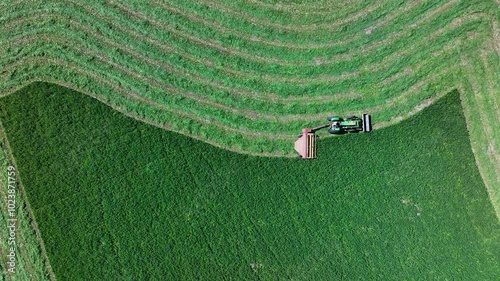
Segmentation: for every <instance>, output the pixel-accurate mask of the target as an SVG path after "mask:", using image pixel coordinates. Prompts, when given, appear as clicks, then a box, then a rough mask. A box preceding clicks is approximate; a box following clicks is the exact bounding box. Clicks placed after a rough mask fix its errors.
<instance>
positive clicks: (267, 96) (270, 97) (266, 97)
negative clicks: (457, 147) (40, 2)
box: [0, 14, 361, 105]
mask: <svg viewBox="0 0 500 281" xmlns="http://www.w3.org/2000/svg"><path fill="white" fill-rule="evenodd" d="M45 16H46V17H45ZM49 17H53V18H57V19H62V20H67V19H66V18H63V17H62V16H59V15H54V16H52V15H43V14H42V15H40V14H37V15H33V16H31V17H29V18H26V17H24V18H23V19H21V20H20V21H16V22H15V23H14V22H12V25H20V24H22V23H23V22H25V21H26V22H29V21H32V20H33V21H35V20H40V19H41V18H49ZM67 21H69V22H70V23H71V24H72V25H74V26H76V27H78V28H79V29H80V30H82V31H84V32H86V33H88V34H89V35H91V36H94V37H96V38H98V39H99V40H100V41H99V42H100V43H102V42H104V43H106V44H108V45H110V46H112V47H114V48H117V49H119V50H121V51H123V52H124V53H127V54H129V55H130V56H133V57H135V58H137V59H140V60H144V61H146V62H148V64H150V65H153V66H155V67H157V68H159V69H162V70H167V71H168V72H170V73H172V74H176V75H177V76H183V77H185V78H186V79H190V80H193V79H194V80H196V81H200V82H202V83H204V84H206V85H209V86H211V87H212V88H216V89H220V90H225V91H227V92H229V93H230V94H232V95H233V96H239V97H248V98H253V99H255V100H261V101H265V102H271V103H277V104H283V105H288V104H290V103H292V102H306V101H307V102H312V101H322V102H332V101H334V100H345V99H354V98H359V97H361V95H360V94H356V93H334V94H332V95H328V96H311V97H307V96H298V97H294V96H290V97H281V96H278V95H277V94H275V93H271V92H266V93H258V92H255V91H249V90H246V89H243V88H240V87H229V86H226V85H224V84H223V83H222V82H219V81H216V80H210V79H208V78H206V77H204V76H200V75H198V74H196V73H194V72H191V71H187V70H185V69H181V68H178V67H176V66H174V65H170V64H168V63H165V62H163V61H159V60H155V59H151V58H150V57H148V56H145V55H143V54H142V53H139V52H136V51H133V49H128V48H126V47H125V46H124V45H123V44H119V43H117V42H115V41H113V40H111V39H109V38H107V37H105V36H102V35H99V34H97V33H95V32H94V31H93V30H91V29H89V28H88V27H86V26H84V25H82V24H80V23H78V22H75V21H72V20H67ZM40 35H42V36H41V37H43V34H40ZM46 35H48V33H47V34H46ZM33 36H38V35H33ZM10 39H12V38H10ZM11 41H12V40H11ZM35 41H36V40H28V41H25V40H21V41H19V43H20V44H30V43H34V42H35ZM2 44H9V43H8V42H3V43H2ZM2 47H5V46H4V45H3V46H2ZM0 48H1V47H0Z"/></svg>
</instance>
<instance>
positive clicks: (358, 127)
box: [295, 114, 372, 159]
mask: <svg viewBox="0 0 500 281" xmlns="http://www.w3.org/2000/svg"><path fill="white" fill-rule="evenodd" d="M327 120H328V122H329V123H328V124H325V125H321V126H318V127H316V128H304V129H302V134H300V135H299V136H298V139H297V140H296V141H295V151H297V152H298V153H299V157H301V158H304V159H314V158H316V138H317V135H316V131H318V130H320V129H323V128H328V132H329V133H330V134H335V135H339V134H345V133H357V132H365V133H366V132H370V131H371V130H372V126H371V117H370V115H369V114H363V117H362V118H359V117H356V116H348V117H347V118H346V119H345V120H344V119H343V118H341V117H339V116H329V117H328V118H327Z"/></svg>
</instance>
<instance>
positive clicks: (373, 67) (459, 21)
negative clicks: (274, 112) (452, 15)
mask: <svg viewBox="0 0 500 281" xmlns="http://www.w3.org/2000/svg"><path fill="white" fill-rule="evenodd" d="M476 18H480V16H479V15H478V14H474V15H469V16H466V17H464V18H457V19H455V20H454V21H453V22H452V23H450V24H449V25H448V26H447V27H444V28H442V29H440V30H438V31H436V32H434V33H433V34H431V35H430V36H429V37H430V38H432V39H433V38H436V37H438V36H439V35H441V33H444V32H445V31H446V30H448V28H450V27H451V28H455V27H458V26H461V25H462V24H464V23H465V21H464V19H476ZM430 38H427V39H430ZM420 43H426V44H428V43H429V40H427V41H425V42H420ZM418 45H420V44H416V45H412V46H411V47H410V49H415V47H416V46H418ZM403 52H404V50H403ZM395 56H396V57H399V53H394V54H393V55H391V56H388V57H386V58H385V59H384V61H382V62H381V63H379V64H373V65H371V66H369V67H367V68H365V70H369V71H377V70H379V69H377V68H379V66H380V67H383V66H386V64H387V63H388V62H387V61H388V60H389V59H392V58H393V57H395ZM225 70H226V71H231V70H229V69H225ZM234 74H236V75H238V74H240V75H241V76H243V77H244V78H246V76H245V75H243V74H241V73H234ZM353 74H356V73H351V75H353ZM254 75H258V74H254ZM353 76H355V75H353ZM261 78H263V79H264V80H270V81H276V80H278V79H277V78H276V77H270V76H269V75H264V76H261ZM286 80H288V81H286V82H292V81H293V82H300V83H307V82H311V81H314V80H315V79H314V78H311V79H301V78H297V79H293V78H292V79H286ZM297 80H298V81H297ZM335 80H337V81H339V80H340V79H339V78H338V77H337V79H335Z"/></svg>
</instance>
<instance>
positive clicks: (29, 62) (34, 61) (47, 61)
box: [2, 57, 293, 140]
mask: <svg viewBox="0 0 500 281" xmlns="http://www.w3.org/2000/svg"><path fill="white" fill-rule="evenodd" d="M39 64H43V65H51V66H54V67H60V66H64V68H65V69H68V70H71V71H74V72H76V73H79V74H81V75H84V76H87V77H90V78H92V79H93V80H94V81H97V82H98V83H102V84H106V85H107V86H108V87H110V88H112V89H113V90H114V91H116V92H118V93H120V94H122V96H125V97H130V98H132V99H133V100H135V101H137V102H138V103H141V104H145V105H148V106H151V107H153V108H156V109H160V110H162V111H167V112H171V113H174V114H175V115H178V116H182V117H186V118H189V119H192V120H194V121H196V122H199V123H204V124H207V125H213V126H215V127H217V128H219V129H220V130H222V131H226V132H231V133H238V134H240V135H247V136H250V137H261V138H266V139H270V140H273V139H274V140H279V139H281V140H288V139H290V138H292V137H293V136H291V135H288V134H279V133H265V132H255V131H249V130H246V129H240V128H233V127H230V126H227V125H224V124H222V123H220V122H219V121H217V120H206V119H203V118H201V117H196V116H193V115H191V114H189V113H187V112H184V111H182V110H180V109H175V108H170V107H167V106H166V105H164V104H161V103H158V102H156V101H153V100H151V99H148V98H147V97H144V96H140V95H138V94H136V93H135V92H134V91H131V90H127V89H124V88H122V87H120V86H118V85H117V84H115V83H113V82H111V81H108V80H105V79H103V78H102V77H101V76H99V75H98V74H94V73H92V72H89V71H86V70H84V69H82V68H80V67H79V66H78V65H75V64H71V63H70V62H68V61H65V60H63V59H58V58H55V59H54V58H47V57H24V58H22V59H20V60H18V61H16V62H14V63H12V64H10V65H9V66H7V67H4V71H5V72H8V71H10V70H11V69H16V68H17V69H18V68H20V67H22V66H24V67H27V66H33V65H39ZM68 83H69V82H68ZM16 89H17V87H16ZM7 92H8V93H11V91H7ZM2 96H5V95H2Z"/></svg>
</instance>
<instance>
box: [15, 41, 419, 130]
mask: <svg viewBox="0 0 500 281" xmlns="http://www.w3.org/2000/svg"><path fill="white" fill-rule="evenodd" d="M25 39H26V38H25ZM26 40H29V38H28V39H26ZM44 41H49V42H50V43H57V44H59V45H64V46H67V47H71V48H73V49H75V50H78V51H79V52H80V53H82V54H85V55H88V56H92V57H95V58H97V59H98V60H100V61H101V62H102V63H104V64H107V65H111V66H113V67H114V68H116V69H118V70H120V71H122V72H123V73H126V74H127V75H129V76H132V77H135V78H136V79H137V80H139V81H142V82H144V83H146V84H148V85H154V86H155V87H157V88H158V89H161V90H162V91H164V92H170V93H173V94H175V95H180V96H183V97H185V98H187V99H191V100H193V101H195V102H198V103H200V104H203V105H208V106H209V107H212V108H217V109H220V110H223V111H225V112H226V113H230V114H239V115H241V116H243V117H245V118H248V119H251V120H261V119H264V120H269V121H274V122H279V123H286V122H291V121H314V120H319V119H321V117H324V116H326V115H328V112H322V113H317V114H285V115H283V114H282V115H274V114H266V113H262V112H256V111H253V110H247V109H239V110H238V109H234V108H232V107H229V106H227V105H224V104H221V103H218V102H214V101H211V100H209V99H207V98H203V97H200V96H198V95H197V94H194V93H192V92H186V91H182V90H181V89H179V88H177V87H174V86H170V85H167V84H165V83H163V82H161V81H159V80H156V79H154V78H150V77H147V76H144V75H142V74H140V73H137V72H136V71H134V70H130V69H127V68H126V67H123V66H122V65H120V64H117V63H115V62H112V61H111V59H110V58H108V57H106V56H105V55H103V54H100V53H98V52H94V51H91V50H89V49H86V48H83V47H78V46H76V45H74V44H72V42H70V41H69V40H66V39H65V38H62V37H58V36H56V35H52V36H45V37H44ZM12 43H14V42H12ZM25 43H29V42H26V41H25ZM425 82H426V81H425V80H424V81H420V82H419V83H417V84H415V85H413V86H411V87H410V89H409V91H408V92H406V93H404V94H402V95H400V96H397V97H395V98H392V99H390V100H387V102H386V104H387V105H389V107H390V106H391V105H392V104H395V103H399V101H401V100H403V99H404V98H406V96H408V95H409V93H410V92H413V91H415V89H416V88H419V87H421V86H422V85H423V84H424V83H425ZM149 100H150V99H149ZM383 107H384V106H382V105H379V106H376V107H373V108H369V109H368V108H367V109H366V110H370V112H372V113H376V112H380V110H381V109H382V108H383ZM358 114H361V113H358Z"/></svg>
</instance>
